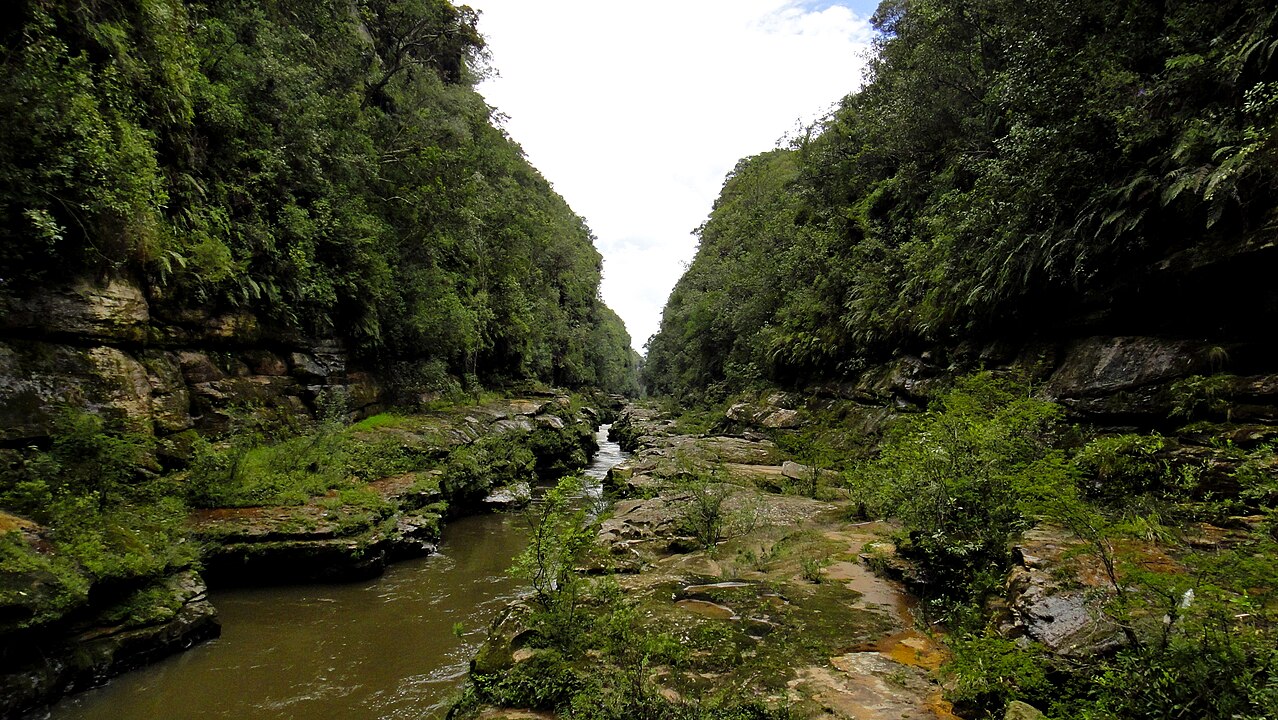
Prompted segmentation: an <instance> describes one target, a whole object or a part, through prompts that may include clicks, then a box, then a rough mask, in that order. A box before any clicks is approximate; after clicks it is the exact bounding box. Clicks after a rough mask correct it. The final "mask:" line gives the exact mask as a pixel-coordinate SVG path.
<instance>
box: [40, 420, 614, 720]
mask: <svg viewBox="0 0 1278 720" xmlns="http://www.w3.org/2000/svg"><path fill="white" fill-rule="evenodd" d="M600 432H601V435H602V437H601V439H600V446H601V447H600V451H599V453H598V454H597V455H596V457H595V460H594V462H593V463H592V464H591V466H590V468H589V469H588V470H587V472H586V474H587V475H588V476H589V477H591V478H593V479H594V481H595V482H594V483H592V485H593V486H594V488H595V492H598V490H597V488H598V483H599V481H600V480H601V479H602V478H603V476H604V475H605V474H606V473H607V472H608V468H610V467H612V466H613V465H615V464H617V463H618V462H620V461H621V460H622V459H623V455H622V453H621V450H620V448H618V447H617V445H616V444H615V443H610V442H607V427H606V426H605V427H604V428H602V429H601V431H600ZM524 540H525V536H524V530H523V528H522V526H521V523H520V522H519V519H518V518H517V517H512V516H507V515H482V516H477V517H471V518H463V519H460V520H456V521H454V522H452V523H450V524H449V525H448V526H447V528H446V529H445V531H444V540H443V542H442V543H441V544H440V548H439V554H437V555H434V556H431V557H428V558H422V559H419V560H412V561H408V562H404V563H399V564H396V565H393V566H391V567H390V568H389V569H388V570H387V572H386V574H385V575H383V576H382V577H380V578H377V579H376V580H372V581H369V582H366V583H352V584H348V585H305V586H286V587H276V588H261V589H250V590H233V591H227V592H219V593H213V594H212V596H211V599H212V601H213V604H214V605H215V606H216V607H217V608H218V611H219V613H220V616H221V619H222V637H221V638H219V639H217V640H214V641H212V642H209V643H206V644H204V645H201V646H199V647H196V648H194V649H192V650H189V651H187V652H185V653H182V654H180V655H177V656H174V657H172V658H169V659H167V660H165V661H162V662H160V663H157V664H155V665H151V666H148V667H146V668H144V669H142V670H138V671H136V672H133V673H129V674H127V675H125V676H122V677H120V678H117V679H116V680H114V681H112V682H111V683H110V684H108V685H107V686H105V687H102V688H98V689H96V690H92V691H89V692H87V693H82V694H79V695H75V696H72V697H70V698H68V699H66V700H64V701H62V702H61V703H59V704H58V705H57V706H55V707H54V708H53V709H52V710H50V711H44V712H41V713H38V714H36V715H35V717H37V718H47V719H48V720H126V719H127V720H196V719H199V720H204V719H214V718H217V719H228V720H229V719H232V718H234V719H235V720H246V719H247V720H312V719H314V720H320V719H323V720H331V719H332V718H342V719H343V720H382V719H387V720H401V719H403V720H407V719H409V718H411V719H412V720H419V719H420V718H429V717H438V716H441V715H442V714H443V710H444V709H445V708H446V707H447V706H448V704H449V702H450V701H451V700H452V698H453V696H454V695H455V693H456V692H457V690H458V687H459V686H460V684H461V682H462V680H463V678H464V677H465V674H466V669H467V666H468V664H469V661H470V658H471V657H472V656H473V655H474V652H475V650H476V649H477V647H478V644H479V643H480V642H481V641H482V640H483V637H484V633H485V631H486V629H487V627H488V624H489V623H490V622H491V621H492V619H493V617H494V616H495V615H496V614H497V612H499V611H500V610H501V609H502V608H503V607H505V606H506V604H507V603H509V602H510V600H511V599H512V598H513V597H514V596H515V594H516V593H517V592H518V589H519V585H518V583H517V582H516V581H514V580H512V579H511V578H509V577H507V576H506V568H508V567H509V566H510V562H511V559H512V558H514V556H515V555H516V554H517V553H518V552H519V551H520V550H522V549H523V546H524ZM455 624H460V627H461V630H462V632H461V637H458V636H457V635H456V634H455V633H454V625H455Z"/></svg>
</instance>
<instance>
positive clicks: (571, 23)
mask: <svg viewBox="0 0 1278 720" xmlns="http://www.w3.org/2000/svg"><path fill="white" fill-rule="evenodd" d="M466 1H467V3H468V4H469V5H470V6H471V7H474V8H476V9H478V10H480V11H482V15H481V17H480V30H481V31H482V32H483V34H484V35H485V37H487V38H488V43H489V49H490V50H491V52H492V59H493V66H494V68H495V69H496V71H497V73H498V75H497V76H496V77H493V78H491V79H489V80H487V81H485V82H484V83H483V84H481V85H480V86H479V90H480V92H482V93H483V94H484V96H485V97H486V98H487V99H488V102H489V104H491V105H493V106H495V107H496V108H497V109H498V110H499V111H501V112H502V113H504V114H505V115H506V116H508V117H507V119H506V121H505V128H506V130H507V131H508V132H509V133H510V135H511V136H512V137H513V138H514V139H515V141H516V142H518V143H519V144H520V145H522V146H523V148H524V151H525V152H526V153H527V155H528V158H529V160H530V161H531V162H532V163H533V165H535V166H537V168H538V169H539V170H541V172H542V174H543V175H544V176H545V177H546V179H548V180H549V181H550V182H551V183H552V184H553V185H554V186H555V189H556V190H557V191H558V192H559V194H561V195H563V196H564V198H565V199H566V200H567V201H568V204H569V205H571V206H572V208H573V210H575V211H576V212H577V214H579V215H581V216H583V217H584V218H586V221H587V222H588V223H589V225H590V228H591V229H592V230H593V231H594V233H595V235H596V236H597V237H598V242H597V243H596V245H597V247H598V248H599V251H600V252H601V253H603V256H604V279H603V298H604V301H605V302H607V303H608V305H609V306H611V307H612V308H613V309H614V310H616V311H617V313H618V314H620V315H621V317H622V319H623V320H625V322H626V327H627V329H628V330H629V331H630V335H631V337H632V339H633V341H634V345H635V348H636V349H640V350H642V347H643V344H644V343H645V342H646V341H647V339H648V337H649V336H650V335H652V334H653V333H655V332H656V331H657V327H658V325H659V324H660V322H661V308H662V306H664V305H665V301H666V298H667V297H668V296H669V294H670V290H671V288H673V287H674V284H675V281H676V280H678V279H679V276H680V275H681V274H682V273H683V269H684V267H685V266H686V263H688V262H689V261H690V260H691V259H692V256H693V254H694V253H695V252H696V238H695V237H694V236H693V235H692V234H691V233H692V231H693V230H694V229H696V227H697V226H698V225H700V224H701V223H702V222H704V221H705V219H706V216H707V215H708V214H709V212H710V207H711V205H712V204H713V202H714V199H715V198H716V197H717V196H718V194H719V189H720V187H721V186H722V184H723V178H724V175H725V174H726V173H727V172H728V171H729V170H731V169H732V167H733V165H735V164H736V162H737V160H738V159H740V158H742V157H744V156H747V155H753V154H756V153H760V152H763V151H765V150H768V149H771V148H772V147H774V146H776V144H777V143H778V141H781V140H782V139H783V138H784V137H786V136H787V134H789V133H792V132H793V131H795V130H796V129H797V128H798V127H800V126H801V124H803V123H807V122H810V121H812V120H813V119H815V118H817V117H820V116H822V115H824V114H825V113H826V112H827V111H828V110H829V109H830V108H831V107H832V105H833V104H834V103H835V102H837V101H838V100H839V98H841V97H843V96H844V95H846V94H847V93H848V92H851V91H852V90H854V89H856V87H857V85H858V84H859V82H860V79H861V68H862V67H863V65H864V56H865V49H866V47H867V45H868V42H869V39H870V28H869V24H868V18H869V15H870V14H871V13H872V12H873V10H874V7H875V6H876V5H877V0H845V1H843V2H831V1H830V0H818V1H815V2H814V1H812V0H808V1H807V2H801V1H798V0H644V1H643V2H639V1H637V0H466Z"/></svg>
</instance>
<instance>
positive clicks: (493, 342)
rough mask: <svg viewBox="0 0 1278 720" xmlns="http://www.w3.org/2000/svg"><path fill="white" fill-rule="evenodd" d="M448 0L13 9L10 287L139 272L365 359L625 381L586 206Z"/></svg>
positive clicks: (9, 40)
mask: <svg viewBox="0 0 1278 720" xmlns="http://www.w3.org/2000/svg"><path fill="white" fill-rule="evenodd" d="M477 19H478V18H477V13H476V12H475V11H473V10H471V9H469V8H467V7H464V6H463V7H457V6H454V5H452V4H451V3H450V2H447V1H446V0H358V1H357V2H310V1H306V2H295V1H292V0H286V1H284V2H272V3H256V2H240V1H237V0H211V1H209V2H182V1H181V0H109V1H108V2H81V1H79V0H65V1H63V0H22V1H20V2H15V3H7V4H6V6H5V8H4V9H3V10H0V28H3V29H2V30H0V35H2V36H3V54H0V68H2V72H3V75H4V77H5V81H4V82H3V83H2V84H0V118H3V122H0V253H2V254H3V256H4V269H3V272H2V273H0V275H2V277H0V292H2V293H4V294H6V295H11V296H18V297H23V296H30V295H32V294H34V293H37V292H39V291H40V289H41V288H43V287H46V286H48V285H50V284H57V283H60V282H63V281H65V280H66V279H67V278H68V277H69V276H84V277H106V276H112V277H123V278H125V279H127V280H129V281H130V282H133V283H136V284H139V285H141V286H143V287H144V290H145V293H146V299H147V301H148V302H149V303H150V305H151V313H152V315H153V316H157V315H158V316H165V315H167V316H168V317H182V316H183V314H184V313H188V314H189V311H190V310H191V309H192V308H199V309H200V311H201V312H204V313H205V314H214V315H215V314H217V313H218V312H224V311H243V312H250V313H253V314H254V315H255V316H256V317H257V318H259V319H261V320H262V321H263V322H265V323H267V324H269V325H270V326H271V327H272V328H273V330H274V332H275V333H276V334H288V333H292V334H295V335H301V336H306V337H326V338H337V339H339V340H343V341H345V342H346V344H347V346H348V347H349V348H350V349H351V350H352V351H353V352H354V353H355V355H356V356H357V357H361V358H363V359H364V360H365V362H366V363H375V364H386V363H389V362H391V361H393V360H396V359H399V358H413V359H415V360H433V361H436V363H437V364H442V365H443V366H444V367H445V368H446V369H448V370H450V371H451V372H452V373H454V374H457V375H461V374H463V373H470V374H474V375H478V376H480V377H484V378H498V379H500V378H509V379H521V378H538V379H542V380H545V381H551V382H556V383H561V384H568V385H583V384H601V385H606V386H610V387H613V388H617V389H621V388H623V387H625V386H626V384H627V382H628V381H627V377H626V376H627V373H628V372H629V371H630V370H632V365H633V360H632V357H631V351H630V350H629V347H628V342H627V340H626V337H625V330H624V327H623V326H622V324H621V323H620V321H619V320H618V318H617V317H616V316H615V314H613V313H612V312H611V311H610V310H608V309H607V308H606V307H605V306H604V305H603V304H602V303H601V302H600V300H599V298H598V287H599V272H600V256H599V254H598V252H597V251H596V250H595V249H594V247H593V246H592V242H591V241H592V236H591V234H590V231H589V229H588V228H587V227H586V226H585V224H584V222H583V221H582V219H581V218H579V217H578V216H577V215H575V214H574V213H573V212H572V211H571V210H570V209H569V208H568V206H567V205H566V204H565V203H564V201H563V199H562V198H560V197H559V196H558V195H557V194H555V192H554V191H553V190H552V189H551V187H550V186H549V184H548V183H547V182H546V181H545V180H544V179H543V178H542V177H541V176H540V175H539V174H538V173H537V171H536V170H535V169H533V168H532V167H531V166H529V164H528V163H527V162H526V161H525V159H524V158H523V156H522V153H521V151H520V149H519V147H518V146H517V145H515V144H514V143H513V142H512V141H511V140H510V139H509V138H508V137H506V136H505V134H504V133H503V132H502V131H501V130H500V129H499V128H497V127H496V126H495V125H494V124H493V121H492V113H493V111H492V109H491V108H490V107H488V106H487V105H486V104H485V103H484V101H483V98H482V97H480V96H479V95H478V94H477V93H476V92H475V91H474V88H473V85H474V83H475V82H476V80H477V78H478V77H479V73H482V72H483V71H484V67H485V66H484V41H483V38H482V36H481V35H480V33H479V30H478V28H477Z"/></svg>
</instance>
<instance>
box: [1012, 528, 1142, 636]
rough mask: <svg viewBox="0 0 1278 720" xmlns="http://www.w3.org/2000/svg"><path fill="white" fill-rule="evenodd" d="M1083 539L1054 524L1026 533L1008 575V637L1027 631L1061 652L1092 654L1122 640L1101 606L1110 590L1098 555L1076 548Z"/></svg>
mask: <svg viewBox="0 0 1278 720" xmlns="http://www.w3.org/2000/svg"><path fill="white" fill-rule="evenodd" d="M1082 546H1083V542H1082V541H1081V540H1080V539H1079V538H1077V537H1075V536H1073V535H1071V534H1070V533H1068V532H1066V531H1064V530H1062V529H1061V528H1057V527H1051V526H1047V527H1039V528H1035V529H1033V530H1030V531H1028V532H1026V533H1025V535H1024V537H1023V538H1022V539H1021V542H1020V544H1019V545H1018V546H1017V547H1016V548H1015V550H1014V556H1015V558H1017V560H1018V564H1017V566H1016V567H1014V568H1013V569H1012V571H1011V573H1010V574H1009V575H1008V578H1007V585H1006V587H1007V596H1006V599H1007V604H1008V608H1009V610H1010V615H1011V617H1010V622H1009V623H1007V624H1005V625H1004V626H1003V627H1002V628H1001V630H1002V632H1003V634H1005V635H1007V636H1009V637H1028V638H1030V639H1033V640H1035V641H1037V642H1039V643H1041V644H1042V645H1043V646H1044V647H1045V648H1046V649H1047V650H1049V651H1050V652H1052V653H1054V654H1057V655H1061V656H1063V657H1076V658H1077V657H1092V656H1096V655H1105V654H1108V653H1111V652H1113V651H1115V650H1117V649H1118V648H1119V647H1121V646H1122V644H1123V634H1122V632H1121V630H1120V628H1119V627H1118V626H1117V625H1116V624H1115V623H1114V622H1112V621H1111V620H1109V619H1108V618H1107V617H1105V615H1104V613H1103V612H1102V607H1103V604H1104V602H1105V600H1106V599H1108V597H1109V595H1110V594H1111V593H1112V588H1110V587H1108V586H1107V583H1106V578H1105V575H1104V572H1103V570H1102V569H1101V567H1100V563H1099V561H1097V560H1095V559H1094V558H1092V557H1090V556H1088V555H1087V554H1086V553H1080V552H1079V550H1080V548H1081V547H1082Z"/></svg>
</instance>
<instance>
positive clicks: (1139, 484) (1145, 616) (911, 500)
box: [852, 374, 1278, 719]
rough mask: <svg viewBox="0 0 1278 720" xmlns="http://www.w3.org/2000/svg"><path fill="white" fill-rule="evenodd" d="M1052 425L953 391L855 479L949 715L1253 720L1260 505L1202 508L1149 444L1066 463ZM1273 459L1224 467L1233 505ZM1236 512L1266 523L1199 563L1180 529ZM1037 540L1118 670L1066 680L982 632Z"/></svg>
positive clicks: (1064, 668)
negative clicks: (885, 541)
mask: <svg viewBox="0 0 1278 720" xmlns="http://www.w3.org/2000/svg"><path fill="white" fill-rule="evenodd" d="M1060 414H1061V410H1060V408H1058V407H1056V406H1055V405H1053V404H1051V403H1048V402H1045V401H1042V400H1037V399H1034V398H1032V397H1031V396H1029V395H1028V393H1027V392H1026V388H1025V386H1024V385H1022V384H1017V383H1015V382H1013V381H1011V380H1008V379H1002V378H998V377H996V376H992V375H990V374H981V375H976V376H972V377H969V378H965V379H963V380H961V381H959V382H958V383H956V385H955V387H954V388H953V389H952V390H950V391H949V392H947V393H945V394H944V395H942V397H941V398H940V399H939V400H938V402H937V403H936V404H935V406H934V407H933V408H932V409H930V410H928V411H927V412H925V413H922V414H921V415H919V416H917V417H913V418H909V419H908V420H907V421H905V422H904V423H902V424H901V425H900V426H899V427H898V429H897V431H896V432H894V433H893V434H892V435H891V436H890V437H889V438H888V439H887V440H886V441H885V442H884V444H883V446H882V447H881V455H880V457H879V458H878V459H877V460H874V461H871V462H869V463H867V464H866V465H865V466H864V467H863V468H862V469H861V470H860V471H858V472H857V473H855V474H854V475H853V487H852V489H853V493H854V496H855V497H857V498H859V499H860V506H861V507H862V508H865V509H866V510H867V511H868V512H869V513H870V514H872V515H880V514H882V515H889V514H890V515H894V516H896V517H899V518H900V520H901V522H902V525H903V528H902V531H901V534H900V538H899V542H898V550H899V552H900V553H901V554H902V555H903V556H904V557H906V558H908V559H910V560H911V561H912V562H914V563H915V564H916V565H917V567H918V569H919V570H920V573H921V575H922V578H921V579H922V581H923V583H924V586H923V587H924V588H925V591H926V593H927V594H928V595H929V599H930V601H931V602H930V603H929V605H928V607H929V608H930V609H931V610H932V611H934V612H938V613H939V614H940V616H941V617H942V618H943V619H944V620H945V622H946V623H947V625H948V626H949V629H950V636H949V643H950V645H951V648H952V650H953V652H954V659H953V661H952V662H951V663H950V664H949V666H948V667H947V668H946V673H947V674H948V675H949V677H950V679H951V688H952V689H951V698H952V699H953V700H954V701H955V702H956V703H957V704H958V705H959V707H960V708H962V709H963V710H964V712H965V714H967V715H970V716H973V717H997V716H999V714H1000V713H1001V711H1002V708H1003V705H1004V703H1005V702H1006V701H1008V700H1011V699H1020V700H1025V701H1028V702H1031V703H1033V704H1035V705H1037V706H1039V707H1041V708H1043V709H1044V710H1047V711H1048V713H1049V715H1050V716H1052V717H1059V718H1097V719H1100V718H1107V719H1115V718H1133V719H1134V718H1147V717H1175V716H1177V714H1183V716H1185V717H1202V718H1262V717H1266V716H1267V713H1268V712H1270V709H1271V708H1272V707H1273V702H1274V700H1275V695H1274V688H1275V678H1278V635H1276V634H1275V632H1274V628H1275V627H1278V625H1276V624H1275V622H1276V621H1278V603H1276V602H1275V601H1276V600H1278V597H1275V595H1274V590H1273V582H1272V579H1273V578H1274V577H1278V555H1276V554H1275V551H1276V550H1278V545H1276V544H1275V540H1274V537H1273V518H1274V517H1276V515H1275V511H1276V509H1275V506H1274V503H1273V499H1274V498H1273V495H1272V494H1270V493H1268V492H1264V491H1262V492H1258V493H1252V492H1247V491H1245V490H1243V491H1239V492H1237V493H1236V494H1234V496H1232V497H1224V496H1219V495H1212V494H1211V493H1210V492H1208V491H1207V487H1206V486H1204V484H1203V483H1204V482H1205V478H1204V476H1203V475H1201V474H1199V473H1196V472H1185V471H1184V469H1183V466H1182V467H1181V468H1178V467H1176V465H1175V463H1173V462H1172V461H1171V460H1170V459H1169V458H1168V456H1167V455H1166V454H1165V453H1164V450H1165V449H1166V447H1167V440H1166V439H1165V438H1163V437H1161V436H1159V435H1111V436H1101V437H1097V438H1094V439H1092V440H1090V441H1089V442H1087V443H1086V444H1082V445H1081V446H1078V445H1077V444H1076V443H1077V441H1076V440H1073V439H1072V435H1071V434H1070V433H1066V432H1064V429H1063V428H1062V427H1061V424H1060V421H1059V418H1060ZM1072 443H1073V444H1072ZM1272 453H1273V450H1272V448H1271V447H1267V446H1261V447H1259V448H1257V449H1256V450H1254V451H1251V452H1248V453H1239V456H1240V457H1245V458H1247V459H1246V460H1245V461H1244V462H1242V463H1240V464H1239V465H1238V466H1237V467H1238V470H1236V471H1235V475H1236V478H1235V479H1236V480H1238V485H1239V487H1242V488H1250V487H1255V485H1253V484H1252V483H1253V482H1255V477H1256V475H1255V474H1254V470H1252V469H1250V468H1253V467H1255V466H1257V465H1265V466H1267V464H1268V463H1272V461H1273V454H1272ZM1237 512H1245V513H1249V514H1250V515H1251V516H1252V517H1256V518H1264V520H1263V521H1259V522H1258V524H1257V525H1256V526H1254V527H1252V528H1251V529H1249V530H1247V531H1245V532H1240V533H1238V534H1237V535H1236V537H1235V538H1234V539H1233V540H1231V541H1230V542H1228V543H1221V544H1217V545H1208V546H1206V547H1207V549H1203V547H1204V546H1203V544H1202V542H1201V541H1200V540H1198V541H1196V537H1197V535H1196V533H1199V532H1201V529H1200V527H1201V526H1198V525H1195V524H1194V522H1193V521H1194V520H1196V519H1197V518H1199V517H1202V516H1209V517H1222V518H1223V517H1225V516H1226V515H1229V514H1230V513H1237ZM1232 517H1235V518H1236V517H1237V516H1232ZM1232 522H1233V523H1235V524H1236V523H1237V522H1238V520H1237V519H1234V520H1233V521H1232ZM1035 524H1048V525H1052V526H1055V527H1057V528H1060V529H1062V530H1064V531H1066V533H1067V534H1066V535H1065V536H1064V537H1072V538H1073V542H1074V543H1075V547H1074V550H1073V551H1072V557H1073V558H1074V559H1075V561H1076V562H1081V563H1083V564H1085V565H1086V566H1088V567H1092V568H1094V569H1095V570H1094V571H1095V572H1096V573H1097V574H1098V578H1099V581H1098V582H1099V584H1097V585H1095V586H1094V587H1092V588H1091V590H1089V592H1090V593H1091V594H1092V595H1093V596H1094V597H1095V598H1096V599H1097V600H1098V601H1099V603H1100V605H1099V607H1100V612H1101V615H1102V617H1103V618H1104V620H1105V621H1107V622H1108V623H1110V624H1111V625H1112V626H1113V627H1114V628H1115V629H1116V630H1117V631H1119V632H1120V634H1121V636H1122V645H1121V647H1120V649H1119V650H1118V651H1117V653H1116V654H1113V655H1105V654H1099V655H1092V656H1087V657H1084V658H1082V659H1074V660H1072V661H1069V662H1067V661H1064V660H1062V659H1060V658H1054V657H1052V656H1051V655H1050V654H1049V653H1047V652H1046V651H1045V650H1044V649H1043V648H1040V647H1038V646H1036V645H1034V644H1025V643H1021V642H1015V641H1013V640H1010V639H1007V638H1005V637H1003V636H1001V635H999V634H998V633H996V632H995V631H994V628H995V626H996V623H995V622H994V620H992V619H991V618H990V617H989V616H988V615H987V612H986V609H987V605H986V603H987V601H989V600H990V599H991V598H994V597H997V596H999V595H1001V594H1002V592H1003V588H1004V578H1005V575H1006V571H1007V568H1008V566H1009V563H1010V555H1009V550H1010V547H1011V544H1012V542H1013V541H1014V540H1015V539H1016V538H1017V537H1018V535H1019V533H1020V532H1021V531H1023V530H1025V529H1028V528H1029V527H1031V526H1032V525H1035ZM1060 570H1061V571H1062V572H1064V573H1065V575H1067V576H1068V575H1070V573H1071V572H1072V571H1071V570H1070V569H1069V567H1068V566H1062V567H1061V568H1060Z"/></svg>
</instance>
